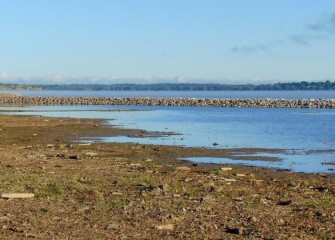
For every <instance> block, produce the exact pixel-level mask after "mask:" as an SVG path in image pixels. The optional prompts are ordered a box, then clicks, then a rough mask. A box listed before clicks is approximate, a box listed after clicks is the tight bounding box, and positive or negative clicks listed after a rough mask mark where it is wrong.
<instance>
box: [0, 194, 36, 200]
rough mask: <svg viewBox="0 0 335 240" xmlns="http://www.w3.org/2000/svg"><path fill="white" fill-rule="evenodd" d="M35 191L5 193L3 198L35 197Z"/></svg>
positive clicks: (2, 195)
mask: <svg viewBox="0 0 335 240" xmlns="http://www.w3.org/2000/svg"><path fill="white" fill-rule="evenodd" d="M34 196H35V195H34V194H33V193H3V194H1V198H7V199H13V198H33V197H34Z"/></svg>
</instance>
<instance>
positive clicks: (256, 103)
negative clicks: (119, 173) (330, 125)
mask: <svg viewBox="0 0 335 240" xmlns="http://www.w3.org/2000/svg"><path fill="white" fill-rule="evenodd" d="M0 104H1V105H140V106H203V107H257V108H330V109H333V108H335V99H272V98H266V99H250V98H248V99H221V98H220V99H219V98H145V97H130V98H108V97H38V96H22V95H19V94H6V93H5V94H0Z"/></svg>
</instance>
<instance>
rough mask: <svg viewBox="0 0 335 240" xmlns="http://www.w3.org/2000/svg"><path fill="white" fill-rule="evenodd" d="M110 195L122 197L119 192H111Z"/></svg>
mask: <svg viewBox="0 0 335 240" xmlns="http://www.w3.org/2000/svg"><path fill="white" fill-rule="evenodd" d="M112 195H117V196H121V195H123V193H121V192H112Z"/></svg>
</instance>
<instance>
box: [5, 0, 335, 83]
mask: <svg viewBox="0 0 335 240" xmlns="http://www.w3.org/2000/svg"><path fill="white" fill-rule="evenodd" d="M327 79H329V80H335V1H334V0H318V1H314V0H252V1H250V0H53V1H51V0H50V1H46V0H0V82H16V83H120V82H136V83H153V82H199V83H200V82H217V83H246V82H249V83H261V82H278V81H281V82H287V81H303V80H306V81H323V80H327Z"/></svg>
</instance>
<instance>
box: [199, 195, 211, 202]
mask: <svg viewBox="0 0 335 240" xmlns="http://www.w3.org/2000/svg"><path fill="white" fill-rule="evenodd" d="M212 201H213V196H210V195H208V196H204V197H202V198H201V199H200V202H212Z"/></svg>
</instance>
